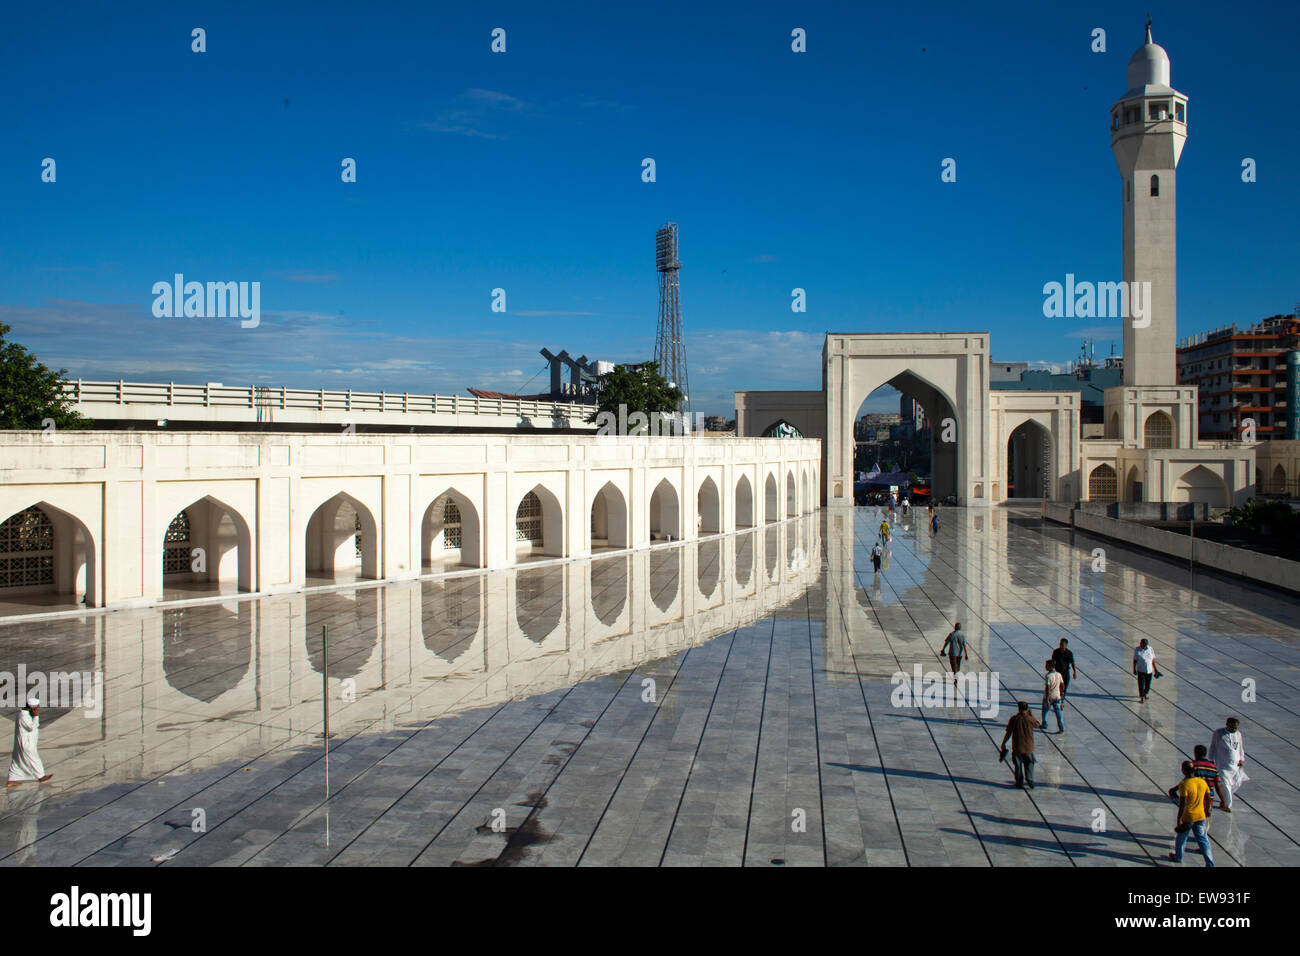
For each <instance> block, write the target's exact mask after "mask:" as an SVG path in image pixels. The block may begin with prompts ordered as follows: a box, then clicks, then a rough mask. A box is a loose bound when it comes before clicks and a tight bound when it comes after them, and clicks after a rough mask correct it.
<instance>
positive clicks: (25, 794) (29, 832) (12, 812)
mask: <svg viewBox="0 0 1300 956" xmlns="http://www.w3.org/2000/svg"><path fill="white" fill-rule="evenodd" d="M5 797H6V799H7V801H8V803H9V819H10V820H11V821H13V820H17V822H18V825H17V827H15V831H16V833H17V835H16V837H15V838H14V857H13V858H14V862H15V863H17V864H18V865H19V866H22V865H24V864H28V863H34V862H36V821H37V818H38V816H39V815H40V805H41V800H42V799H43V795H42V791H41V789H40V787H23V788H21V789H17V788H15V789H13V790H6V792H5ZM9 825H10V826H13V824H12V823H10V824H9Z"/></svg>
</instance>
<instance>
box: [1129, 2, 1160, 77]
mask: <svg viewBox="0 0 1300 956" xmlns="http://www.w3.org/2000/svg"><path fill="white" fill-rule="evenodd" d="M1146 86H1159V87H1164V88H1165V89H1169V54H1168V53H1166V52H1165V48H1164V47H1162V46H1160V45H1159V44H1157V43H1154V42H1153V41H1152V40H1151V20H1150V19H1149V18H1148V19H1147V38H1146V42H1145V43H1143V44H1142V45H1141V46H1140V47H1138V48H1137V52H1136V53H1134V54H1133V56H1132V57H1131V58H1130V59H1129V61H1128V88H1129V90H1130V92H1131V91H1133V90H1138V91H1140V90H1141V89H1142V88H1143V87H1146Z"/></svg>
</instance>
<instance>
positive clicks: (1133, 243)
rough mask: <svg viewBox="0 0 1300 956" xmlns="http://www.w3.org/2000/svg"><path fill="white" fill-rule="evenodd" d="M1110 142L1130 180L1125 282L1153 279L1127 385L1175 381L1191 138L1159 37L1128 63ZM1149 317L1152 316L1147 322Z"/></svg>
mask: <svg viewBox="0 0 1300 956" xmlns="http://www.w3.org/2000/svg"><path fill="white" fill-rule="evenodd" d="M1110 116H1111V121H1110V129H1111V134H1110V144H1111V149H1113V150H1114V151H1115V162H1116V163H1117V164H1118V165H1119V173H1120V176H1121V177H1122V178H1123V207H1124V282H1125V284H1126V286H1127V287H1128V288H1130V289H1132V285H1131V283H1133V282H1139V283H1146V282H1149V283H1151V286H1150V288H1151V301H1150V302H1149V303H1144V308H1145V309H1146V312H1147V315H1148V316H1149V317H1150V321H1151V324H1150V325H1149V326H1146V327H1143V328H1134V327H1133V321H1132V320H1131V319H1127V318H1126V319H1124V384H1125V385H1148V386H1150V385H1156V386H1160V385H1175V384H1176V383H1177V381H1178V378H1177V372H1176V364H1175V353H1174V348H1175V344H1176V339H1177V332H1178V329H1177V325H1178V289H1177V285H1178V282H1177V278H1178V254H1177V236H1176V234H1177V224H1178V218H1177V214H1176V211H1175V201H1176V199H1177V196H1178V190H1177V179H1176V175H1175V172H1174V170H1175V169H1176V167H1177V166H1178V157H1179V156H1180V155H1181V154H1182V151H1183V142H1184V141H1185V140H1186V139H1187V97H1185V96H1184V95H1183V94H1182V93H1179V92H1178V91H1177V90H1175V89H1174V88H1173V87H1171V86H1170V85H1169V56H1168V54H1166V53H1165V51H1164V48H1163V47H1159V46H1157V45H1156V44H1155V43H1153V42H1152V40H1151V19H1150V18H1149V17H1148V18H1147V35H1146V42H1145V43H1143V44H1142V46H1140V47H1139V48H1138V51H1137V52H1136V53H1134V54H1133V56H1132V58H1131V59H1130V60H1129V61H1128V89H1127V90H1126V91H1125V93H1124V95H1123V96H1122V97H1120V100H1119V102H1118V103H1116V104H1115V105H1114V106H1112V107H1111V110H1110ZM1139 321H1140V322H1144V321H1145V319H1142V320H1139Z"/></svg>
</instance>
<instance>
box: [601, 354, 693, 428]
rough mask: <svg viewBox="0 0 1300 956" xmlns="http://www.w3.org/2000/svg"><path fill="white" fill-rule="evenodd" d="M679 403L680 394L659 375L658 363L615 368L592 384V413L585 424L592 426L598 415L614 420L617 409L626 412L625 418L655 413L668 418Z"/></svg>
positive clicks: (647, 416) (680, 391)
mask: <svg viewBox="0 0 1300 956" xmlns="http://www.w3.org/2000/svg"><path fill="white" fill-rule="evenodd" d="M681 400H682V390H681V389H680V388H678V387H677V386H676V385H674V384H672V383H671V382H669V381H668V380H667V379H666V378H664V377H663V375H662V374H660V372H659V363H658V362H641V363H640V364H637V365H615V366H614V371H612V372H607V373H605V374H604V375H602V376H601V377H600V380H599V381H598V382H597V383H596V410H595V411H594V412H592V413H591V415H589V416H588V417H587V421H588V422H591V423H595V421H596V418H597V416H599V415H600V414H601V412H609V413H610V414H611V415H613V416H614V417H615V418H618V417H619V408H620V407H623V408H626V409H627V411H626V413H625V414H627V415H631V414H632V413H633V412H644V413H645V416H646V418H649V417H650V416H651V415H652V414H654V413H655V412H658V413H659V414H661V415H665V414H672V413H674V412H676V411H677V406H678V405H679V404H680V403H681Z"/></svg>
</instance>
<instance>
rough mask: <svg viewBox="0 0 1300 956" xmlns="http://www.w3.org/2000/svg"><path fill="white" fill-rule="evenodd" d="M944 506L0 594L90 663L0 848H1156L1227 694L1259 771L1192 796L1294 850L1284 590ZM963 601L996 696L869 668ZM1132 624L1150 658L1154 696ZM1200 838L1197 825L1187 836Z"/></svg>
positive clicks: (0, 833) (404, 855)
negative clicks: (272, 586)
mask: <svg viewBox="0 0 1300 956" xmlns="http://www.w3.org/2000/svg"><path fill="white" fill-rule="evenodd" d="M943 516H944V523H943V527H942V530H941V531H940V532H939V534H938V536H937V539H936V538H934V537H932V536H931V535H930V533H929V532H928V530H926V528H925V525H924V521H920V522H917V523H915V524H913V525H912V526H909V527H904V528H901V529H898V532H897V535H896V537H895V539H894V541H893V543H892V546H891V553H890V555H889V560H888V564H887V567H886V569H885V570H884V571H883V573H882V574H881V575H880V576H879V577H878V578H876V577H875V576H874V575H873V574H872V571H871V565H870V560H869V557H868V552H869V549H870V547H871V544H872V543H873V542H874V540H875V533H876V528H877V527H878V525H879V522H880V516H879V514H878V513H876V512H875V511H874V510H873V509H858V510H857V511H856V512H830V513H822V514H819V515H814V516H811V517H808V518H801V519H793V520H791V521H787V522H784V523H781V524H778V525H770V526H766V527H764V528H761V529H757V530H755V531H751V532H743V533H740V534H738V535H734V536H724V537H717V538H710V539H705V540H702V541H698V542H687V543H685V544H676V545H668V546H660V547H656V548H654V549H651V550H650V551H642V552H638V553H634V554H627V553H616V554H606V555H599V556H597V557H596V558H594V559H591V560H586V561H572V562H556V563H548V564H539V565H535V566H529V567H525V568H521V569H518V570H516V571H511V572H498V573H492V574H480V573H468V574H466V573H462V574H457V575H453V576H449V577H445V578H441V579H426V580H422V581H415V582H404V583H400V584H389V585H374V584H371V585H369V586H358V587H347V588H342V589H338V590H332V591H313V592H308V593H303V594H297V595H289V596H283V597H276V598H263V599H252V600H245V601H239V602H236V601H234V600H233V599H232V600H231V601H229V602H227V603H206V604H198V605H191V606H186V607H173V608H159V609H152V610H146V611H121V612H114V613H110V614H96V615H86V616H84V617H80V618H72V619H66V618H61V619H58V620H50V621H47V622H38V623H31V622H16V623H13V622H11V623H7V624H6V623H0V671H7V672H10V673H14V672H17V671H18V669H19V667H20V666H21V667H23V668H25V670H26V672H27V673H29V674H31V673H37V672H40V673H45V674H49V673H51V672H63V673H65V674H67V673H76V674H81V675H86V688H87V689H89V688H91V687H93V686H95V682H94V680H93V679H92V676H94V675H98V676H99V677H102V681H103V692H102V695H98V696H96V695H95V694H93V693H92V694H89V695H88V696H87V697H86V698H85V699H84V700H83V701H82V706H74V707H70V708H69V707H64V708H54V709H45V710H43V712H42V718H41V719H42V727H41V755H42V757H43V758H44V761H45V765H46V768H47V769H48V770H50V771H52V772H53V773H54V775H55V776H54V779H53V780H51V781H50V782H48V783H46V784H43V785H39V786H37V785H35V784H26V785H23V786H21V787H17V788H11V789H8V790H7V792H6V794H5V799H4V802H3V803H0V862H3V863H5V864H9V865H13V864H30V865H73V864H90V865H115V864H127V865H148V864H149V863H150V862H151V861H167V865H177V864H181V865H212V864H222V865H229V864H251V865H277V864H323V863H337V864H411V863H417V864H422V865H449V864H466V865H492V864H497V865H501V864H517V865H529V864H548V865H573V864H588V865H590V864H595V865H601V864H668V865H692V864H724V865H740V864H742V863H743V864H746V865H759V866H771V865H824V864H831V865H863V864H871V865H904V864H913V865H918V864H919V865H932V864H958V865H981V866H982V865H990V864H994V865H1003V866H1006V865H1067V866H1068V865H1082V866H1093V865H1114V864H1133V865H1153V864H1156V863H1159V864H1161V865H1172V864H1169V863H1168V862H1167V861H1166V859H1165V857H1166V854H1167V853H1168V851H1169V849H1170V846H1171V843H1172V829H1173V825H1174V813H1175V808H1174V806H1173V805H1172V804H1171V803H1170V802H1169V800H1168V798H1167V797H1166V796H1164V792H1165V791H1166V790H1167V789H1168V788H1169V787H1171V786H1173V785H1174V784H1175V783H1177V781H1178V778H1179V776H1180V775H1179V773H1178V765H1179V763H1180V762H1181V761H1182V760H1183V759H1184V755H1185V754H1187V753H1189V752H1190V750H1191V747H1192V745H1193V744H1195V743H1208V740H1209V736H1210V734H1211V732H1212V731H1213V730H1214V729H1215V728H1217V727H1219V726H1221V725H1222V723H1223V718H1224V717H1225V716H1227V715H1228V714H1235V715H1238V716H1240V717H1241V718H1242V720H1243V726H1242V731H1243V735H1244V738H1245V745H1246V754H1247V768H1246V769H1247V771H1248V772H1249V774H1250V777H1251V779H1250V781H1249V782H1248V783H1246V784H1245V786H1244V787H1243V789H1242V790H1241V791H1240V792H1239V793H1238V796H1237V803H1236V805H1235V807H1234V812H1233V813H1232V814H1231V815H1226V814H1216V815H1215V817H1214V821H1213V824H1212V826H1211V838H1212V840H1213V843H1214V852H1215V855H1216V861H1217V862H1218V864H1219V865H1229V866H1231V865H1265V864H1285V865H1297V864H1300V845H1298V844H1297V840H1296V836H1295V827H1294V821H1295V820H1296V819H1298V818H1300V786H1298V784H1300V743H1297V742H1296V741H1297V739H1298V737H1300V734H1298V733H1297V731H1300V708H1298V707H1297V705H1296V703H1295V691H1296V690H1297V688H1300V601H1297V600H1295V599H1292V598H1288V597H1284V596H1280V595H1278V594H1275V593H1272V592H1267V591H1263V590H1258V589H1254V588H1252V587H1250V586H1249V585H1245V584H1241V583H1237V582H1230V581H1226V580H1223V579H1218V578H1215V577H1213V576H1209V575H1205V574H1201V573H1198V574H1197V575H1196V576H1195V578H1192V577H1191V576H1190V575H1189V573H1188V571H1187V570H1186V569H1185V568H1182V567H1179V566H1178V565H1176V564H1175V563H1172V562H1166V561H1163V560H1161V559H1157V558H1155V557H1152V556H1148V555H1144V554H1140V553H1137V552H1133V551H1130V550H1127V549H1124V548H1122V547H1120V546H1118V545H1117V544H1114V543H1112V542H1106V541H1100V540H1093V539H1090V538H1087V537H1086V536H1083V535H1078V536H1077V537H1075V538H1073V539H1072V538H1071V533H1070V531H1069V530H1068V529H1064V528H1060V527H1057V526H1053V525H1046V526H1044V525H1043V524H1042V523H1041V522H1040V521H1039V520H1038V518H1037V517H1036V516H1035V515H1033V514H1032V513H1031V512H1016V511H1008V510H1002V509H998V510H994V511H983V512H976V511H963V510H960V509H944V511H943ZM1099 547H1100V548H1104V549H1105V554H1104V557H1105V566H1104V570H1100V569H1099V570H1095V571H1094V570H1093V568H1094V567H1098V562H1097V560H1096V557H1095V553H1094V549H1096V548H1099ZM953 620H960V621H961V622H962V624H963V628H964V630H965V631H966V632H967V634H968V635H969V640H970V654H971V663H970V668H971V669H972V670H973V671H978V672H988V673H986V676H987V677H988V680H989V683H988V685H987V687H988V690H989V692H990V694H991V699H989V700H985V701H983V702H972V704H971V705H966V704H963V703H961V702H952V701H950V702H947V703H945V702H943V701H935V702H934V705H933V706H911V705H910V702H908V701H902V700H900V699H899V694H898V693H897V692H896V689H895V682H894V681H891V677H892V676H893V675H894V674H895V673H896V672H900V671H901V672H905V673H906V674H907V675H908V676H909V679H910V677H911V675H912V674H913V669H914V666H919V667H920V669H921V670H922V671H923V672H936V673H937V672H938V671H939V670H940V669H941V664H940V661H939V657H938V651H939V647H940V645H941V643H942V641H943V638H944V636H945V635H946V634H947V632H948V630H949V629H950V628H951V622H952V621H953ZM1061 637H1067V638H1068V639H1069V641H1070V647H1071V649H1072V650H1073V651H1074V653H1075V656H1076V661H1077V665H1078V677H1077V679H1076V680H1075V681H1074V682H1073V683H1072V684H1071V686H1070V693H1069V703H1068V706H1067V707H1066V710H1065V719H1066V732H1065V733H1064V734H1062V735H1055V734H1053V735H1043V734H1040V735H1038V744H1037V758H1038V762H1037V778H1038V786H1037V789H1035V790H1034V791H1032V792H1027V791H1020V790H1017V789H1015V788H1014V786H1013V785H1012V779H1011V772H1010V769H1009V767H1008V766H1007V765H1006V764H1003V763H999V762H998V759H997V744H998V742H999V741H1000V740H1001V738H1002V732H1003V728H1004V725H1005V723H1006V720H1007V718H1008V717H1009V716H1010V714H1011V712H1012V711H1014V709H1015V700H1016V699H1028V700H1030V701H1031V703H1033V704H1034V706H1035V712H1037V701H1038V699H1039V696H1040V688H1041V677H1040V672H1041V670H1042V662H1043V660H1044V659H1045V658H1046V656H1047V655H1048V653H1049V652H1050V650H1051V648H1053V647H1055V646H1056V644H1057V643H1058V641H1059V640H1060V638H1061ZM1142 637H1147V638H1148V639H1149V640H1150V641H1151V642H1152V644H1153V645H1154V646H1155V648H1156V650H1157V655H1158V661H1159V664H1160V667H1161V670H1162V671H1163V672H1164V674H1165V677H1164V678H1162V679H1161V680H1160V681H1157V682H1156V684H1155V686H1154V687H1153V693H1152V697H1151V700H1150V702H1149V703H1147V704H1138V703H1137V701H1136V694H1135V686H1134V681H1133V678H1132V676H1131V675H1130V666H1129V662H1130V659H1131V653H1132V647H1133V646H1134V645H1135V644H1136V643H1137V642H1138V640H1139V639H1140V638H1142ZM945 665H946V662H945ZM1243 682H1244V683H1243ZM1252 682H1253V683H1252ZM1243 697H1249V698H1251V699H1250V700H1249V702H1247V701H1245V700H1243ZM326 699H327V700H328V711H329V713H328V720H329V732H330V739H329V750H328V769H327V761H326V759H325V750H324V746H323V745H324V738H323V735H322V729H323V724H324V720H325V716H326V715H325V707H324V705H325V702H326ZM994 706H996V707H997V713H996V715H994V714H993V713H992V712H991V711H992V709H993V707H994ZM4 717H5V720H6V721H9V722H10V723H12V720H13V711H12V710H6V711H5V712H4ZM1049 720H1050V718H1049ZM3 740H4V741H6V742H8V741H10V740H12V731H11V730H9V729H8V728H4V729H3ZM7 763H8V761H7V759H6V760H5V766H7ZM1201 862H1202V861H1201V859H1200V855H1199V852H1198V851H1197V850H1196V849H1195V846H1194V844H1193V845H1192V846H1191V847H1189V849H1188V851H1187V855H1186V860H1185V862H1184V863H1183V864H1182V865H1184V866H1200V865H1201Z"/></svg>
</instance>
